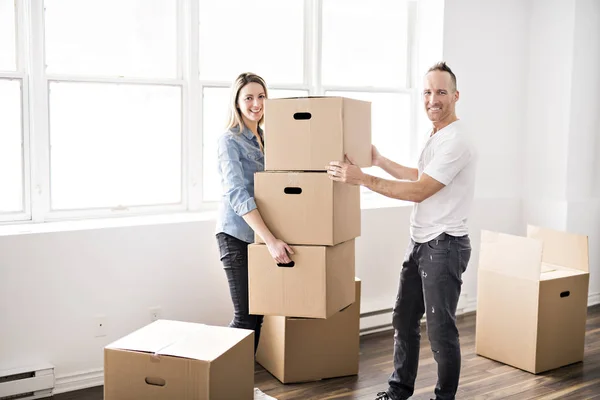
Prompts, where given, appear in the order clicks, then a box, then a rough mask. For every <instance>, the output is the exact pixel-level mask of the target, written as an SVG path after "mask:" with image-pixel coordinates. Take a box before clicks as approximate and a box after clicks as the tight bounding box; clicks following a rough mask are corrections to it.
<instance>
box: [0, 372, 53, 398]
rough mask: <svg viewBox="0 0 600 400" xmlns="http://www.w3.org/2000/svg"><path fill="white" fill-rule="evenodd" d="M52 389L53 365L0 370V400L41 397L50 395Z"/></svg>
mask: <svg viewBox="0 0 600 400" xmlns="http://www.w3.org/2000/svg"><path fill="white" fill-rule="evenodd" d="M53 389H54V366H53V365H50V364H38V365H33V366H31V367H22V368H13V369H5V370H0V400H29V399H42V398H45V397H51V396H52V390H53Z"/></svg>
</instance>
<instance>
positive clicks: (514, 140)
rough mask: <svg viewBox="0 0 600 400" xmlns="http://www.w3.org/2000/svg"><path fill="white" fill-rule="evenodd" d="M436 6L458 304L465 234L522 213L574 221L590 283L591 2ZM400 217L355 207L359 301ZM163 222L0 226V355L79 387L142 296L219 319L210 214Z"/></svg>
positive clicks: (375, 301) (596, 211)
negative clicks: (456, 200)
mask: <svg viewBox="0 0 600 400" xmlns="http://www.w3.org/2000/svg"><path fill="white" fill-rule="evenodd" d="M423 1H424V2H435V4H437V5H438V6H439V5H442V2H441V1H440V0H423ZM431 4H434V3H431ZM443 6H444V10H443V22H440V21H439V20H438V21H437V23H438V24H439V23H442V24H443V34H444V41H443V46H441V47H440V48H439V49H441V51H442V52H443V54H440V55H439V58H440V59H441V58H443V59H445V60H447V61H448V63H449V64H450V66H451V67H452V68H453V69H454V70H455V72H456V74H457V77H458V85H459V89H460V91H461V100H460V102H459V108H458V112H459V116H460V117H461V118H463V119H464V120H465V121H466V122H468V123H469V124H471V125H472V126H473V127H474V128H475V129H476V131H477V132H478V138H479V139H478V146H479V152H480V165H479V172H478V176H477V191H476V201H475V204H474V211H473V216H472V218H471V221H470V228H471V233H472V244H473V250H474V251H473V255H472V258H471V263H470V265H469V268H468V270H467V272H466V274H465V276H464V286H463V294H464V297H463V298H462V300H461V302H462V305H461V309H463V310H464V309H467V310H469V309H471V310H472V309H474V307H475V300H476V295H477V280H476V279H477V259H478V254H479V252H478V247H479V231H480V230H481V229H492V230H499V231H502V232H508V233H517V234H520V233H523V232H524V223H525V221H527V222H535V221H539V222H540V223H545V224H548V225H551V226H552V225H559V226H564V227H567V228H569V229H573V230H575V231H578V232H584V233H587V234H589V235H590V245H591V249H590V255H591V261H592V283H591V284H590V293H592V294H593V293H599V292H600V285H599V284H598V278H597V276H600V259H599V258H600V257H599V256H600V255H599V254H598V252H599V251H600V232H599V230H600V228H599V227H600V206H599V203H598V201H597V199H598V196H599V195H600V178H598V176H600V174H598V173H596V171H598V170H599V169H597V168H596V169H595V170H594V169H593V168H594V165H596V166H600V164H599V161H598V160H599V159H600V157H598V156H595V155H593V154H590V152H589V147H591V148H595V149H597V150H598V152H596V154H599V153H600V140H598V130H597V127H598V121H597V118H598V113H597V111H594V110H598V109H600V106H599V103H598V98H597V96H596V94H597V93H599V91H598V89H599V88H598V81H597V76H594V74H593V73H592V71H594V70H595V71H597V70H598V67H599V66H600V60H598V52H597V49H598V48H600V46H598V44H599V43H598V38H600V35H598V31H597V30H598V26H600V24H599V23H598V22H599V21H598V19H599V13H598V2H597V1H595V0H578V1H576V2H575V1H565V2H563V1H562V0H556V1H553V2H552V3H548V2H547V1H546V0H544V1H541V0H540V1H530V0H527V1H524V0H503V1H495V2H492V1H485V2H482V1H480V0H447V1H446V2H445V4H443ZM424 8H425V9H426V8H427V7H426V6H425V7H424ZM548 8H550V9H551V10H548ZM563 18H565V19H566V20H563ZM432 20H433V21H435V20H436V19H435V18H433V19H432ZM430 21H431V20H430ZM430 23H436V22H430ZM420 29H423V30H427V29H428V28H427V25H423V26H421V27H420ZM432 29H433V31H435V30H438V31H439V26H437V28H436V27H434V28H432ZM594 35H595V36H594ZM547 38H552V39H553V40H556V41H557V42H556V43H553V44H552V45H549V44H547V43H546V41H547V40H548V39H547ZM594 38H595V39H594ZM580 46H583V47H582V48H581V50H578V49H579V48H580ZM594 46H596V47H594ZM439 49H438V50H439ZM594 49H596V50H594ZM433 53H435V52H433ZM434 56H435V54H427V55H426V56H424V57H423V59H424V60H425V59H427V60H429V59H433V58H434ZM565 59H566V60H565ZM569 59H570V61H569ZM542 67H544V68H542ZM538 69H541V71H542V72H538ZM421 72H422V71H421ZM590 74H591V75H592V76H589V75H590ZM594 85H595V86H594ZM556 92H557V93H558V95H556ZM565 109H568V111H566V112H565V111H564V110H565ZM574 115H576V116H577V118H574V117H573V116H574ZM549 119H550V120H551V121H552V123H551V122H546V121H548V120H549ZM557 121H558V122H557ZM540 124H541V125H540ZM541 126H543V127H545V129H541V128H540V127H541ZM594 128H596V129H595V130H594ZM573 130H576V131H577V132H578V133H577V135H576V136H572V134H573ZM583 132H587V133H583ZM583 144H585V146H584V145H583ZM577 146H580V147H579V149H578V147H577ZM582 152H583V153H582ZM580 154H583V156H582V157H581V159H578V157H579V155H580ZM540 163H544V165H543V168H540V167H539V165H540ZM579 175H581V176H582V177H583V178H582V181H578V182H575V183H573V182H572V179H571V178H573V177H576V176H579ZM534 189H535V190H534ZM568 189H569V190H570V191H569V190H568ZM567 193H577V196H578V197H577V198H578V201H577V202H576V201H575V199H572V198H570V197H567ZM580 205H583V206H584V207H583V208H582V207H578V206H580ZM409 215H410V208H409V207H395V208H380V209H369V210H363V218H362V223H363V229H362V236H361V237H360V238H359V239H358V240H357V250H356V255H357V276H359V277H360V278H361V279H362V280H363V298H362V304H361V309H362V310H361V311H362V312H370V311H376V310H382V309H388V308H390V307H391V306H392V304H393V301H394V298H395V296H396V289H397V283H398V276H399V269H400V262H401V260H402V257H403V254H404V251H405V247H406V244H407V242H408V218H409ZM134 220H135V219H134ZM140 220H144V219H140ZM168 221H169V218H163V219H161V220H160V222H156V223H155V222H145V223H144V224H142V225H139V226H121V227H119V226H115V227H111V228H104V229H102V228H89V229H87V228H85V229H84V228H78V227H80V226H81V225H82V223H72V224H69V225H70V226H72V227H74V228H72V229H71V230H69V231H65V232H52V226H53V225H50V226H49V227H47V228H46V229H47V230H49V232H46V233H31V234H20V235H9V234H6V231H7V230H9V228H6V229H0V368H2V367H7V366H17V365H21V364H24V363H26V362H28V361H31V360H43V361H48V362H50V363H53V364H54V365H56V367H57V369H56V373H57V376H58V380H57V385H58V391H63V390H67V389H72V388H75V387H78V386H87V385H94V384H99V383H101V382H102V374H101V369H102V346H104V345H105V344H107V343H108V342H110V341H112V340H114V339H116V338H117V337H119V336H121V335H123V334H126V333H127V332H129V331H131V330H132V329H135V328H137V327H139V326H141V325H143V324H145V323H147V322H148V321H149V312H148V308H149V307H152V306H161V307H162V309H163V317H166V318H175V319H183V320H190V321H200V322H203V323H208V324H219V325H225V324H227V323H228V322H229V319H230V318H231V310H232V308H231V304H230V300H229V294H228V288H227V283H226V279H225V275H224V273H223V271H222V267H221V265H220V263H219V260H218V254H217V248H216V244H215V240H214V236H213V227H214V221H212V220H210V219H208V220H202V218H199V219H198V220H195V221H190V222H181V221H180V222H168ZM121 222H125V221H121ZM96 224H98V223H96ZM2 231H4V232H5V234H4V235H2ZM98 314H103V315H106V321H107V326H106V330H107V336H106V337H100V338H96V337H94V332H95V328H94V322H95V321H94V317H95V316H96V315H98ZM384 320H386V321H389V316H386V315H384ZM363 326H364V324H363Z"/></svg>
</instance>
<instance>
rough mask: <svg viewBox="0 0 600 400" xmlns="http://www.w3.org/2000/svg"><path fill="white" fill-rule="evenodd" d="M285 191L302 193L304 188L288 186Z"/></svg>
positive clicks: (286, 192)
mask: <svg viewBox="0 0 600 400" xmlns="http://www.w3.org/2000/svg"><path fill="white" fill-rule="evenodd" d="M283 193H285V194H300V193H302V188H299V187H286V188H284V189H283Z"/></svg>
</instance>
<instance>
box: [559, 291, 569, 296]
mask: <svg viewBox="0 0 600 400" xmlns="http://www.w3.org/2000/svg"><path fill="white" fill-rule="evenodd" d="M570 294H571V292H569V291H568V290H567V291H566V292H562V293H561V294H560V297H569V295H570Z"/></svg>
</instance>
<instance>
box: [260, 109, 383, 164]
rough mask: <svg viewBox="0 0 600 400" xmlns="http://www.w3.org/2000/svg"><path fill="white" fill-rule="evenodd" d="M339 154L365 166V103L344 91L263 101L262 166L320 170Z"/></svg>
mask: <svg viewBox="0 0 600 400" xmlns="http://www.w3.org/2000/svg"><path fill="white" fill-rule="evenodd" d="M344 154H348V155H349V156H350V158H351V159H352V160H353V161H354V162H355V164H357V165H358V166H360V167H370V166H371V165H372V161H371V103H370V102H368V101H362V100H354V99H348V98H344V97H299V98H284V99H267V100H266V101H265V170H266V171H326V170H327V168H326V167H327V165H328V164H329V162H330V161H344Z"/></svg>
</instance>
